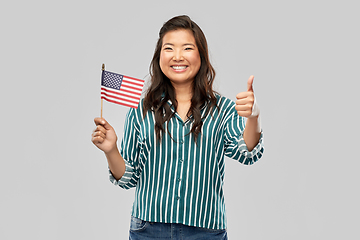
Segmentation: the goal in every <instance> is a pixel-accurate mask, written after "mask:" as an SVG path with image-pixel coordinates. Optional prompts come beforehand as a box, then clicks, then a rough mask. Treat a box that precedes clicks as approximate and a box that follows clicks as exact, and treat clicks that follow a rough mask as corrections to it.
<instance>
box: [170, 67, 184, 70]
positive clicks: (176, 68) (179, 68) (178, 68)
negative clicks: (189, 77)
mask: <svg viewBox="0 0 360 240" xmlns="http://www.w3.org/2000/svg"><path fill="white" fill-rule="evenodd" d="M171 67H172V68H173V69H175V70H182V69H185V68H187V66H171Z"/></svg>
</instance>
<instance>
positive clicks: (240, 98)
mask: <svg viewBox="0 0 360 240" xmlns="http://www.w3.org/2000/svg"><path fill="white" fill-rule="evenodd" d="M253 82H254V76H250V77H249V79H248V82H247V91H246V92H241V93H238V94H237V95H236V99H237V100H236V102H235V103H236V106H235V109H236V111H237V112H238V114H239V115H240V116H241V117H246V118H254V117H257V116H258V115H259V113H260V111H259V109H258V107H257V106H256V102H255V95H254V89H253Z"/></svg>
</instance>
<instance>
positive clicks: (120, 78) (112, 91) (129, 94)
mask: <svg viewBox="0 0 360 240" xmlns="http://www.w3.org/2000/svg"><path fill="white" fill-rule="evenodd" d="M144 83H145V81H144V80H142V79H137V78H133V77H128V76H125V75H121V74H117V73H112V72H108V71H103V73H102V78H101V99H105V100H106V101H108V102H112V103H115V104H120V105H123V106H127V107H132V108H137V106H138V104H139V101H140V97H141V92H142V89H143V86H144Z"/></svg>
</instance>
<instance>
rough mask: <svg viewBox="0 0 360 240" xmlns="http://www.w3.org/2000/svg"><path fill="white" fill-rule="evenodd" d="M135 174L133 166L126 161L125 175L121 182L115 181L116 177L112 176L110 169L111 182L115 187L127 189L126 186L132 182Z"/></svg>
mask: <svg viewBox="0 0 360 240" xmlns="http://www.w3.org/2000/svg"><path fill="white" fill-rule="evenodd" d="M133 172H134V168H133V166H131V165H130V164H129V163H128V162H127V161H125V173H124V175H123V176H122V177H121V178H120V179H119V180H116V179H115V177H114V175H113V174H112V172H111V171H110V168H109V179H110V182H112V183H113V184H114V185H117V186H120V187H124V188H126V185H127V184H128V183H129V182H130V180H131V177H132V175H133Z"/></svg>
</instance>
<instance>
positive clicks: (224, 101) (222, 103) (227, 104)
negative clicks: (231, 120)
mask: <svg viewBox="0 0 360 240" xmlns="http://www.w3.org/2000/svg"><path fill="white" fill-rule="evenodd" d="M215 97H216V99H217V101H216V104H217V106H218V107H219V108H220V109H221V110H226V109H229V108H233V107H235V102H234V101H233V100H231V99H230V98H227V97H225V96H222V95H220V94H219V93H216V94H215Z"/></svg>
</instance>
